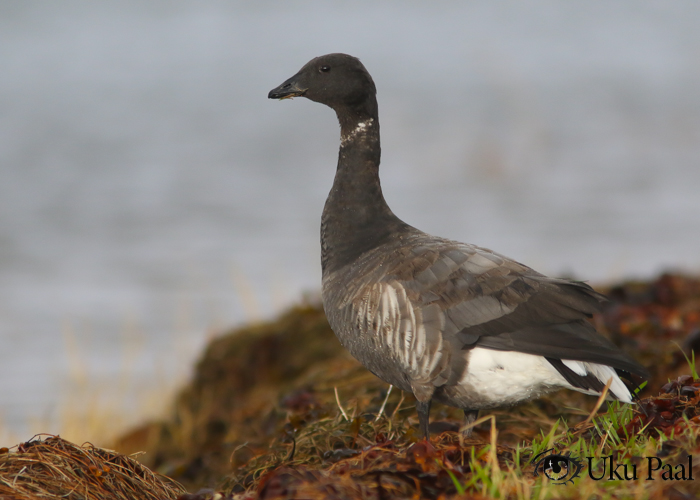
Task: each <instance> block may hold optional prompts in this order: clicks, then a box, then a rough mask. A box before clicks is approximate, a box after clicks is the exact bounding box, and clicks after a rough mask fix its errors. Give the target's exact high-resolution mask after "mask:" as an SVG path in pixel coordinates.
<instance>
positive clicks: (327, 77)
mask: <svg viewBox="0 0 700 500" xmlns="http://www.w3.org/2000/svg"><path fill="white" fill-rule="evenodd" d="M376 93H377V90H376V87H375V86H374V81H373V80H372V77H371V76H370V74H369V73H368V72H367V70H366V69H365V67H364V66H363V65H362V63H361V62H360V60H359V59H357V58H356V57H352V56H349V55H347V54H326V55H325V56H319V57H316V58H314V59H312V60H310V61H309V62H308V63H306V64H305V65H304V67H303V68H301V69H300V70H299V72H298V73H297V74H296V75H294V76H293V77H291V78H289V79H288V80H286V81H285V82H284V83H283V84H282V85H280V86H279V87H276V88H274V89H272V90H271V91H270V93H269V94H268V97H269V98H270V99H289V98H292V97H299V96H303V97H306V98H307V99H311V100H312V101H316V102H320V103H321V104H325V105H327V106H330V107H331V108H333V109H335V110H336V112H338V113H341V112H342V111H343V110H347V111H350V112H352V111H360V110H362V109H363V108H365V107H367V106H368V105H369V106H370V107H372V105H373V107H376Z"/></svg>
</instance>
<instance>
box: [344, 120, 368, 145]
mask: <svg viewBox="0 0 700 500" xmlns="http://www.w3.org/2000/svg"><path fill="white" fill-rule="evenodd" d="M373 122H374V118H370V119H369V120H367V121H364V122H360V123H358V124H357V127H355V129H354V130H353V131H352V132H350V133H349V134H347V135H344V136H341V138H340V145H341V146H345V145H346V144H347V143H348V142H350V141H352V140H354V139H355V137H357V136H358V135H361V134H364V133H365V132H366V131H367V129H368V128H369V127H370V125H372V123H373Z"/></svg>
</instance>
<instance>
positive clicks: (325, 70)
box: [319, 66, 331, 73]
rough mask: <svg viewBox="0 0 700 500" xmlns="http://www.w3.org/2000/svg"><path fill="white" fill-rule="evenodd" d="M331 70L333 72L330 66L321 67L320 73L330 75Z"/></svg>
mask: <svg viewBox="0 0 700 500" xmlns="http://www.w3.org/2000/svg"><path fill="white" fill-rule="evenodd" d="M330 70H331V67H330V66H321V67H320V68H319V71H320V72H321V73H328V72H329V71H330Z"/></svg>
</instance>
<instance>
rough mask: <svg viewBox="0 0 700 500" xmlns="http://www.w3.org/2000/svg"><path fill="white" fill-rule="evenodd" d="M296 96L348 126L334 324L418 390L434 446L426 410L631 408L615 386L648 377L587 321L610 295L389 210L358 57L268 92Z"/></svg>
mask: <svg viewBox="0 0 700 500" xmlns="http://www.w3.org/2000/svg"><path fill="white" fill-rule="evenodd" d="M301 96H303V97H306V98H307V99H311V100H312V101H315V102H319V103H321V104H325V105H327V106H329V107H331V108H332V109H333V110H335V112H336V114H337V117H338V121H339V123H340V150H339V153H338V165H337V169H336V174H335V180H334V182H333V187H332V188H331V191H330V193H329V195H328V199H327V200H326V204H325V207H324V209H323V214H322V217H321V265H322V271H323V306H324V309H325V312H326V315H327V317H328V321H329V322H330V325H331V327H332V328H333V331H334V332H335V334H336V336H337V337H338V340H340V342H341V344H342V345H343V346H344V347H345V348H347V349H348V350H349V351H350V353H351V354H352V355H353V356H354V357H355V358H357V359H358V360H359V361H360V362H361V363H362V364H363V365H364V366H365V367H367V369H369V370H370V371H371V372H372V373H374V374H375V375H376V376H378V377H379V378H381V379H382V380H384V381H386V382H387V383H389V384H392V385H395V386H396V387H399V388H400V389H401V390H404V391H408V392H411V393H413V394H414V395H415V397H416V399H417V406H416V409H417V412H418V418H419V423H420V429H421V431H422V433H423V434H424V436H425V437H426V439H429V415H430V405H431V402H432V401H438V402H440V403H443V404H447V405H450V406H453V407H457V408H460V409H462V410H464V415H465V421H466V422H467V423H471V422H473V421H474V420H475V419H476V417H477V415H478V412H479V410H489V409H493V408H497V407H502V406H509V405H514V404H517V403H520V402H523V401H526V400H528V399H531V398H536V397H538V396H541V395H543V394H545V393H547V392H550V391H554V390H557V389H560V388H568V389H573V390H576V391H580V392H583V393H586V394H591V395H597V394H600V393H601V391H602V390H603V389H604V387H605V385H606V384H607V383H608V382H610V390H609V396H610V397H612V398H614V399H618V400H620V401H623V402H631V401H632V395H631V393H630V391H629V389H628V388H627V387H626V385H625V383H623V381H622V380H621V378H620V377H623V378H627V379H628V380H631V379H632V377H631V375H635V376H639V377H642V378H644V377H647V376H648V374H647V371H646V370H645V369H644V368H643V367H642V366H641V365H639V364H638V363H637V362H636V361H635V360H634V359H632V358H631V357H630V356H628V355H627V354H625V353H624V352H622V351H621V350H620V349H618V348H617V347H616V346H615V345H614V344H613V343H612V342H610V341H609V340H608V339H606V338H605V337H603V336H602V335H601V334H599V333H598V332H596V330H595V328H594V327H593V326H592V325H591V324H590V323H589V322H588V321H587V318H589V317H591V315H592V314H593V313H595V312H597V311H599V310H600V308H601V305H602V303H603V302H604V301H605V300H606V299H605V297H604V296H603V295H601V294H599V293H598V292H596V291H594V290H593V289H592V288H591V287H590V286H588V285H587V284H585V283H582V282H578V281H570V280H565V279H556V278H549V277H547V276H545V275H543V274H540V273H538V272H537V271H535V270H533V269H531V268H529V267H527V266H525V265H523V264H520V263H519V262H516V261H514V260H512V259H509V258H507V257H504V256H503V255H500V254H498V253H496V252H493V251H491V250H488V249H486V248H481V247H478V246H475V245H471V244H467V243H460V242H457V241H452V240H448V239H444V238H439V237H435V236H431V235H429V234H426V233H424V232H422V231H420V230H418V229H416V228H414V227H412V226H410V225H408V224H406V223H405V222H403V221H402V220H401V219H399V218H398V217H397V216H396V215H394V213H393V212H392V211H391V209H390V208H389V206H388V205H387V203H386V201H385V200H384V196H383V195H382V189H381V185H380V182H379V161H380V155H381V149H380V142H379V115H378V107H377V99H376V87H375V85H374V81H373V80H372V77H371V76H370V74H369V73H368V72H367V70H366V69H365V67H364V66H363V65H362V63H361V62H360V61H359V59H357V58H355V57H352V56H349V55H346V54H327V55H324V56H320V57H317V58H315V59H312V60H311V61H309V62H308V63H307V64H306V65H304V67H302V68H301V70H299V72H298V73H297V74H295V75H294V76H292V77H291V78H289V79H288V80H286V81H285V82H284V83H282V84H281V85H280V86H279V87H277V88H275V89H273V90H271V91H270V93H269V95H268V97H269V98H270V99H287V98H292V97H301ZM467 432H470V431H469V430H468V431H467Z"/></svg>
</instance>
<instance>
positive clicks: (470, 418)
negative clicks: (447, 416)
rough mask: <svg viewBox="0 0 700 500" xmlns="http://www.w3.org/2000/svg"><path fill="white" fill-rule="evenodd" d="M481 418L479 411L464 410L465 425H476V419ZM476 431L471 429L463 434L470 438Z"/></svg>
mask: <svg viewBox="0 0 700 500" xmlns="http://www.w3.org/2000/svg"><path fill="white" fill-rule="evenodd" d="M478 416H479V410H464V425H469V424H471V423H474V421H475V420H476V417H478ZM473 430H474V427H469V428H468V429H465V430H464V432H463V434H464V437H470V436H471V435H472V431H473Z"/></svg>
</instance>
